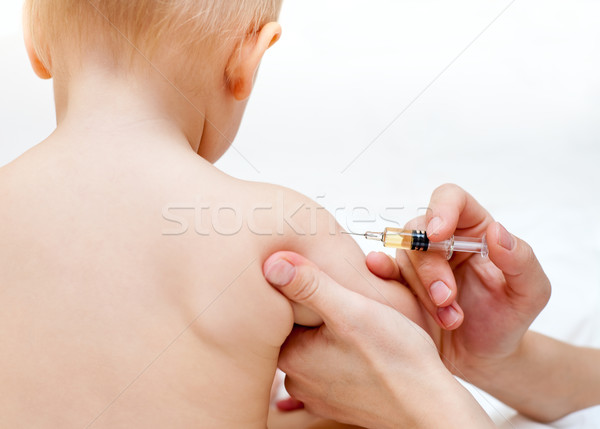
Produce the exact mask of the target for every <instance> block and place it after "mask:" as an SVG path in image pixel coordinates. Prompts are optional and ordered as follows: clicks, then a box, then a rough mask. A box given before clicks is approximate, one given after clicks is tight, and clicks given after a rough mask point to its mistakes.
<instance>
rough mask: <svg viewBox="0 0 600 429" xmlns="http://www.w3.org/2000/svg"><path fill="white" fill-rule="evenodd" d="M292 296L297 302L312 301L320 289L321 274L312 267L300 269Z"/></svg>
mask: <svg viewBox="0 0 600 429" xmlns="http://www.w3.org/2000/svg"><path fill="white" fill-rule="evenodd" d="M298 271H299V272H298V275H297V276H296V279H295V281H294V283H295V284H294V289H293V292H292V293H291V298H292V299H293V300H294V301H296V302H300V303H301V302H307V301H310V300H311V299H312V298H313V297H314V296H315V295H316V294H317V292H318V290H319V275H318V273H316V272H315V269H313V268H311V267H303V268H302V269H300V270H298Z"/></svg>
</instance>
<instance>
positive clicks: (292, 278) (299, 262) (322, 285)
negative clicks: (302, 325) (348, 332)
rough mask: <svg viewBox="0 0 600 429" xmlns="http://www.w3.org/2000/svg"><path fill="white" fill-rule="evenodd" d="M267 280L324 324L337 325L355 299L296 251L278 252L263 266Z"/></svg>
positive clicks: (352, 294)
mask: <svg viewBox="0 0 600 429" xmlns="http://www.w3.org/2000/svg"><path fill="white" fill-rule="evenodd" d="M263 272H264V275H265V278H266V279H267V281H268V282H269V283H270V284H271V285H272V286H274V287H276V288H277V289H278V290H279V291H280V292H281V293H282V294H283V295H284V296H285V297H286V298H288V299H289V300H290V301H293V302H295V303H298V304H301V305H303V306H305V307H307V308H308V309H310V310H312V311H314V312H315V313H316V314H317V315H319V316H320V317H321V318H322V319H323V320H324V321H325V324H327V325H331V324H334V325H335V324H336V321H340V320H341V319H343V318H344V313H345V314H348V312H349V311H350V310H349V309H350V308H352V305H353V303H354V302H355V300H356V296H355V294H354V293H353V292H351V291H350V290H348V289H346V288H344V287H343V286H341V285H339V284H338V283H336V282H335V281H334V280H333V279H332V278H331V277H329V276H328V275H327V274H325V273H324V272H322V271H321V270H320V269H319V268H318V267H317V266H316V265H315V264H313V263H312V262H310V261H309V260H308V259H306V258H304V257H302V256H300V255H298V254H297V253H293V252H277V253H275V254H273V255H272V256H271V257H270V258H269V259H267V261H266V262H265V264H264V266H263Z"/></svg>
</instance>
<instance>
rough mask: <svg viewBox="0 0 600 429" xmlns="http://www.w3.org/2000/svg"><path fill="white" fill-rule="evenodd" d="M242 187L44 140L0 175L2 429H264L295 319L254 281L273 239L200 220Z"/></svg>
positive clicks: (187, 163)
mask: <svg viewBox="0 0 600 429" xmlns="http://www.w3.org/2000/svg"><path fill="white" fill-rule="evenodd" d="M124 151H125V152H126V149H124ZM245 186H249V187H250V186H253V185H244V183H243V182H239V181H235V180H233V179H231V178H229V177H228V176H225V175H223V174H222V173H220V172H218V171H217V170H216V169H215V168H214V167H213V166H211V165H210V164H208V163H206V162H204V161H203V160H201V159H200V158H198V157H195V156H189V154H188V152H181V153H180V152H178V151H172V152H169V151H165V153H154V154H145V155H141V156H140V155H139V154H138V156H137V158H128V154H127V153H123V154H118V153H114V152H111V151H108V150H106V151H103V150H102V149H97V150H91V151H84V150H82V151H74V152H64V151H61V150H56V147H54V146H53V145H52V141H50V144H48V143H44V144H42V145H41V146H39V147H37V148H35V149H34V150H32V151H30V152H29V153H27V154H25V155H24V156H23V157H21V158H20V159H18V160H17V161H15V162H13V163H12V164H9V165H8V166H6V167H4V168H2V169H0V243H2V244H1V245H0V342H1V343H2V350H3V351H2V353H0V374H1V376H0V378H1V380H2V383H0V398H2V399H0V426H1V427H15V428H16V427H36V428H43V427H48V428H57V427H60V428H83V427H98V428H101V427H111V428H120V427H123V428H125V427H127V428H131V427H144V428H152V427H160V428H164V427H170V428H176V427H186V428H187V427H203V428H207V427H219V428H223V427H235V428H239V427H245V428H252V427H257V428H258V427H265V424H266V423H265V422H266V413H267V406H268V399H269V388H270V383H271V381H272V377H273V373H274V370H275V366H276V360H277V355H278V351H279V345H280V344H281V342H282V341H283V340H284V339H285V336H286V335H287V333H288V332H289V329H290V328H291V324H292V315H291V309H290V306H289V304H288V303H287V302H286V301H285V300H284V299H283V298H282V297H281V296H280V295H279V294H278V293H277V292H275V291H273V290H271V288H269V287H268V286H267V285H266V283H265V282H264V279H263V277H262V274H261V265H262V262H263V261H264V259H265V258H266V256H268V252H270V251H272V250H276V247H277V243H275V241H274V240H273V239H271V238H269V237H265V236H260V235H254V234H250V233H248V232H247V231H245V230H243V229H242V230H240V231H239V233H237V234H233V235H230V234H228V235H223V234H221V233H222V232H223V231H221V233H219V232H216V233H215V231H210V230H209V231H206V229H205V227H209V228H210V227H211V226H210V224H206V225H204V224H203V223H202V218H203V216H210V214H211V213H212V208H214V207H217V206H224V205H228V204H230V203H231V202H233V201H236V200H237V201H238V202H239V201H241V205H240V204H238V209H242V210H243V207H244V204H245V202H244V201H246V200H248V198H249V195H248V194H249V193H251V190H250V189H245ZM200 206H202V207H204V208H203V209H201V208H200ZM206 206H209V208H206ZM225 211H226V210H225ZM225 211H224V212H225ZM199 212H200V213H201V214H198V213H199ZM178 220H184V221H183V222H180V221H178ZM218 221H219V222H221V224H220V225H219V227H220V228H225V229H227V228H231V227H234V226H235V225H234V224H231V221H230V220H228V219H227V216H225V218H224V219H219V220H218ZM185 223H187V224H188V225H187V229H186V228H185V227H186V225H185ZM267 223H268V222H267ZM207 232H208V234H207ZM225 232H228V231H225ZM257 237H261V238H260V239H259V238H257Z"/></svg>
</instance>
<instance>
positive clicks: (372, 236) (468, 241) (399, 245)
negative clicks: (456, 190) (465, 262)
mask: <svg viewBox="0 0 600 429" xmlns="http://www.w3.org/2000/svg"><path fill="white" fill-rule="evenodd" d="M344 234H349V235H360V236H363V237H365V238H366V239H367V240H377V241H381V242H382V243H383V245H384V246H385V247H392V248H396V249H405V250H419V251H423V252H425V251H427V252H428V251H432V250H433V251H439V252H444V253H445V254H446V258H447V259H450V258H451V257H452V255H453V254H454V252H467V253H479V254H481V256H482V257H487V256H488V245H487V241H486V239H485V235H484V236H483V237H481V238H475V237H454V236H452V237H450V238H449V239H448V240H444V241H440V242H433V241H430V240H429V237H427V232H425V231H418V230H410V229H402V228H386V229H384V230H383V232H371V231H367V232H365V233H364V234H356V233H352V232H345V233H344Z"/></svg>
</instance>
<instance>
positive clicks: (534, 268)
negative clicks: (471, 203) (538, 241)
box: [487, 222, 551, 307]
mask: <svg viewBox="0 0 600 429" xmlns="http://www.w3.org/2000/svg"><path fill="white" fill-rule="evenodd" d="M487 236H488V246H489V257H490V260H491V261H492V262H493V263H494V265H496V266H497V267H498V268H499V269H500V270H502V272H503V274H504V277H505V279H506V283H507V286H508V287H509V288H510V289H511V291H512V292H514V293H516V294H517V295H520V296H530V297H531V296H533V297H536V298H539V300H538V301H537V302H539V303H540V304H542V301H543V305H545V304H546V303H547V302H548V300H549V299H550V291H551V287H550V281H549V280H548V277H547V276H546V274H545V273H544V270H543V269H542V266H541V265H540V263H539V261H538V259H537V258H536V256H535V253H534V252H533V249H532V248H531V246H529V244H527V243H526V242H525V241H523V240H521V239H520V238H517V237H515V236H514V235H512V234H511V233H509V232H508V231H507V230H506V228H504V227H503V226H502V225H501V224H500V223H498V222H494V223H492V224H491V225H489V226H488V229H487ZM542 307H543V306H542Z"/></svg>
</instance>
